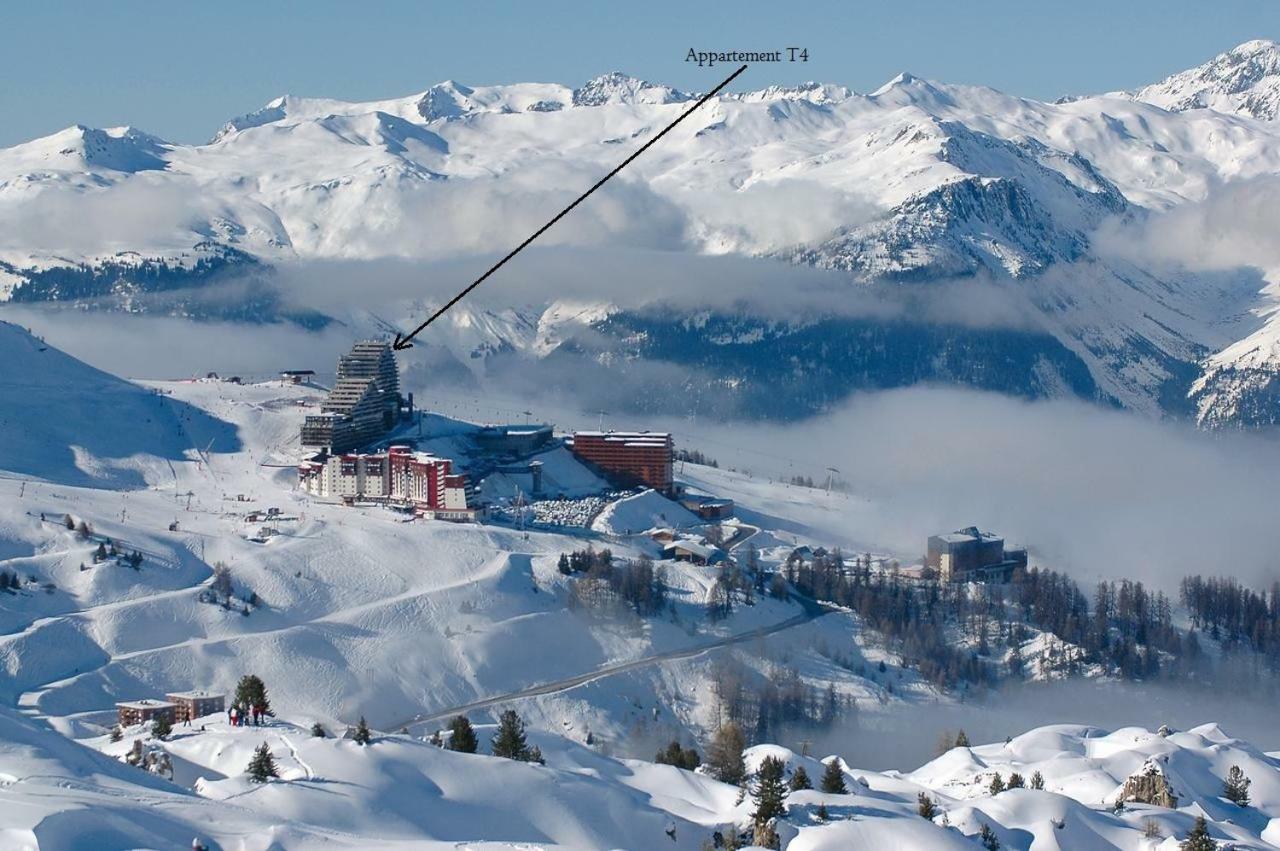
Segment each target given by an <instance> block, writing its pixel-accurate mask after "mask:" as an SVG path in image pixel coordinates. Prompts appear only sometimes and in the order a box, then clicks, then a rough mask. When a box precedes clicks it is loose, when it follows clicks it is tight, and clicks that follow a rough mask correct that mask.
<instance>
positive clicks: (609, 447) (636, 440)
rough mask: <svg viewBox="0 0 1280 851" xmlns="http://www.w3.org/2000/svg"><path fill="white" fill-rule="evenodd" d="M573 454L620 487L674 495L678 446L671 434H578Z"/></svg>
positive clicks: (634, 432)
mask: <svg viewBox="0 0 1280 851" xmlns="http://www.w3.org/2000/svg"><path fill="white" fill-rule="evenodd" d="M573 453H574V454H575V455H577V456H578V457H579V458H581V459H583V460H584V461H589V462H591V463H592V464H594V465H595V466H596V467H598V468H599V469H600V471H601V472H603V473H604V474H605V475H607V476H608V477H610V478H611V479H614V480H616V481H617V482H618V483H619V484H622V485H647V486H649V487H651V488H653V489H654V490H656V491H660V492H662V493H670V492H671V489H672V483H673V475H672V466H673V465H672V461H673V459H674V456H675V443H674V441H672V439H671V435H670V434H668V433H667V432H657V431H576V432H574V433H573Z"/></svg>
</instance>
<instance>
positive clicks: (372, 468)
mask: <svg viewBox="0 0 1280 851" xmlns="http://www.w3.org/2000/svg"><path fill="white" fill-rule="evenodd" d="M298 486H299V487H300V488H301V489H302V490H303V491H305V492H307V493H309V494H311V495H312V496H317V497H321V498H323V499H341V500H343V501H344V502H355V501H357V500H368V501H376V502H388V503H391V504H396V505H404V506H407V507H412V508H413V509H414V511H415V512H416V513H417V514H419V515H421V516H424V517H429V518H434V519H438V520H463V521H473V520H475V519H477V517H478V510H477V509H476V508H473V507H470V506H468V505H467V478H466V476H463V475H458V474H456V473H454V472H453V462H452V461H451V460H449V459H448V458H439V457H437V456H435V455H432V454H430V453H429V452H414V451H413V450H411V449H410V448H409V447H407V446H392V447H391V448H390V449H388V450H387V451H386V452H376V453H371V454H358V453H347V454H343V455H325V454H323V453H322V454H320V455H317V456H316V457H315V458H313V459H311V460H310V461H304V462H302V464H300V465H299V466H298Z"/></svg>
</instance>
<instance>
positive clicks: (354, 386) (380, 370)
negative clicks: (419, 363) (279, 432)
mask: <svg viewBox="0 0 1280 851" xmlns="http://www.w3.org/2000/svg"><path fill="white" fill-rule="evenodd" d="M399 413H400V374H399V372H398V371H397V368H396V360H395V355H394V354H393V353H392V350H391V344H390V343H384V342H377V341H374V340H365V341H361V342H359V343H356V344H355V346H353V347H352V349H351V351H350V352H348V353H347V354H345V355H343V356H342V357H341V358H339V359H338V378H337V381H336V382H334V385H333V389H332V390H330V391H329V395H328V396H326V397H325V400H324V402H322V403H321V405H320V414H318V415H314V416H309V417H307V418H306V420H304V421H303V424H302V435H301V442H302V445H303V446H308V447H313V448H316V449H321V450H324V451H326V452H345V451H347V450H350V449H354V448H356V447H358V446H363V445H364V444H367V443H371V442H373V441H374V440H376V439H377V438H379V437H380V436H382V435H383V434H386V433H387V432H388V431H389V430H390V429H391V428H392V427H393V426H394V425H395V423H396V419H397V417H398V416H399Z"/></svg>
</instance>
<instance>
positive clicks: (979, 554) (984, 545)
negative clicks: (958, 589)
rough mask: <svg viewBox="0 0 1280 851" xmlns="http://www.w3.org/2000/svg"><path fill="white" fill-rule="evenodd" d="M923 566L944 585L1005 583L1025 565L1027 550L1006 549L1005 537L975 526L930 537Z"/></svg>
mask: <svg viewBox="0 0 1280 851" xmlns="http://www.w3.org/2000/svg"><path fill="white" fill-rule="evenodd" d="M925 565H926V566H927V567H929V568H931V569H933V570H935V571H937V574H938V577H939V578H940V579H942V581H944V582H1007V581H1009V578H1010V577H1011V576H1012V575H1013V571H1014V570H1015V569H1017V568H1019V567H1026V566H1027V551H1026V550H1023V549H1015V550H1006V549H1005V547H1004V538H1002V537H1000V536H999V535H995V534H992V533H990V532H983V531H980V530H979V529H978V527H976V526H969V527H967V528H965V529H960V530H959V531H956V532H952V533H951V534H949V535H933V536H931V537H930V538H929V545H928V554H927V555H926V556H925Z"/></svg>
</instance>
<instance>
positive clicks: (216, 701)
mask: <svg viewBox="0 0 1280 851" xmlns="http://www.w3.org/2000/svg"><path fill="white" fill-rule="evenodd" d="M164 698H165V700H167V701H168V702H169V703H172V704H173V706H174V713H173V721H174V723H175V724H181V723H182V722H183V721H194V720H196V719H197V718H203V717H204V716H206V715H216V714H218V713H221V712H224V711H226V708H227V699H226V695H222V694H211V693H209V692H207V691H175V692H173V693H171V694H166V695H165V696H164Z"/></svg>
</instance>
